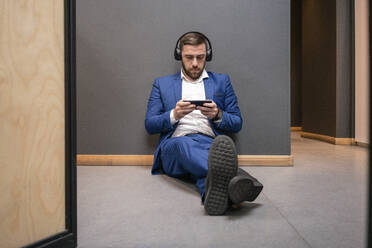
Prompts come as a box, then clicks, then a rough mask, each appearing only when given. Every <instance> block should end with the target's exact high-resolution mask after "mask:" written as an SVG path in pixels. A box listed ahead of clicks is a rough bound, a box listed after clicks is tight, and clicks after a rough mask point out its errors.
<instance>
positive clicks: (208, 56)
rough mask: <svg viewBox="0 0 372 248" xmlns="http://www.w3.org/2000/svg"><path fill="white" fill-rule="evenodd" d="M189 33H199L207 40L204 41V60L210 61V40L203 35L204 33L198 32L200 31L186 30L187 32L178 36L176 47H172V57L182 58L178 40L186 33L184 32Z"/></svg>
mask: <svg viewBox="0 0 372 248" xmlns="http://www.w3.org/2000/svg"><path fill="white" fill-rule="evenodd" d="M189 33H196V34H199V35H201V36H203V38H204V39H205V40H206V41H207V42H206V46H207V47H206V48H207V56H206V58H205V60H206V61H211V60H212V45H211V42H210V41H209V39H208V37H207V36H205V35H204V34H202V33H200V32H195V31H190V32H187V33H184V34H183V35H182V36H181V37H180V38H178V40H177V44H176V48H175V49H174V58H175V59H176V60H182V55H181V48H180V40H181V39H182V38H183V37H184V36H185V35H186V34H189Z"/></svg>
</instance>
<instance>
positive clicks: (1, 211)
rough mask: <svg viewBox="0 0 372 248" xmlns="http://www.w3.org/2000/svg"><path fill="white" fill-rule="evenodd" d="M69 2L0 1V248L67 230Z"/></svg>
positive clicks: (58, 0)
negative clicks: (66, 10)
mask: <svg viewBox="0 0 372 248" xmlns="http://www.w3.org/2000/svg"><path fill="white" fill-rule="evenodd" d="M63 18H64V2H63V0H53V1H51V0H22V1H21V0H0V137H1V138H0V195H1V198H0V220H1V221H0V247H2V248H5V247H20V246H23V245H27V244H30V243H32V242H35V241H38V240H40V239H43V238H46V237H48V236H50V235H53V234H56V233H57V232H60V231H63V230H64V229H65V174H64V173H65V172H64V171H65V131H64V130H65V123H64V121H65V113H64V111H65V107H64V104H65V102H64V20H63Z"/></svg>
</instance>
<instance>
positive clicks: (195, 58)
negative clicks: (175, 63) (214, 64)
mask: <svg viewBox="0 0 372 248" xmlns="http://www.w3.org/2000/svg"><path fill="white" fill-rule="evenodd" d="M206 54H207V52H206V47H205V44H204V43H202V44H200V45H196V46H192V45H184V46H183V48H182V68H183V72H184V73H185V74H186V77H187V78H188V79H189V80H192V81H195V80H196V79H198V78H199V77H200V75H201V74H202V72H203V70H204V67H205V59H206Z"/></svg>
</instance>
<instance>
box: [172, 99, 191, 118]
mask: <svg viewBox="0 0 372 248" xmlns="http://www.w3.org/2000/svg"><path fill="white" fill-rule="evenodd" d="M194 110H195V104H191V103H190V102H184V101H183V100H180V101H178V102H177V104H176V107H175V108H174V110H173V115H174V119H176V120H179V119H181V118H183V117H184V116H185V115H187V114H188V113H191V112H192V111H194Z"/></svg>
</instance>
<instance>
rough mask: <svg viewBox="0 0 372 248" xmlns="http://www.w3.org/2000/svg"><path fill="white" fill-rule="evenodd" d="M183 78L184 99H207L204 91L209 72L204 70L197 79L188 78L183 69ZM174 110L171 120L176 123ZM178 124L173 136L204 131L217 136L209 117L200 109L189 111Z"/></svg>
mask: <svg viewBox="0 0 372 248" xmlns="http://www.w3.org/2000/svg"><path fill="white" fill-rule="evenodd" d="M181 78H182V99H183V100H205V91H204V81H203V79H204V78H208V73H207V72H206V71H205V69H204V70H203V72H202V74H201V76H200V77H199V78H198V79H197V80H195V81H190V80H188V79H187V78H186V77H185V75H184V74H183V72H182V69H181ZM173 111H174V110H172V111H171V112H170V121H171V124H172V125H174V124H175V123H176V122H177V120H176V119H175V118H174V114H173ZM178 122H179V123H178V126H177V128H176V130H175V131H174V133H173V134H172V137H179V136H185V135H187V134H191V133H203V134H206V135H208V136H212V137H215V134H214V132H213V130H212V128H211V126H210V123H209V120H208V117H206V116H205V115H203V114H202V113H201V112H200V110H194V111H192V112H191V113H188V114H187V115H185V116H184V117H183V118H181V119H180V120H178Z"/></svg>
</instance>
